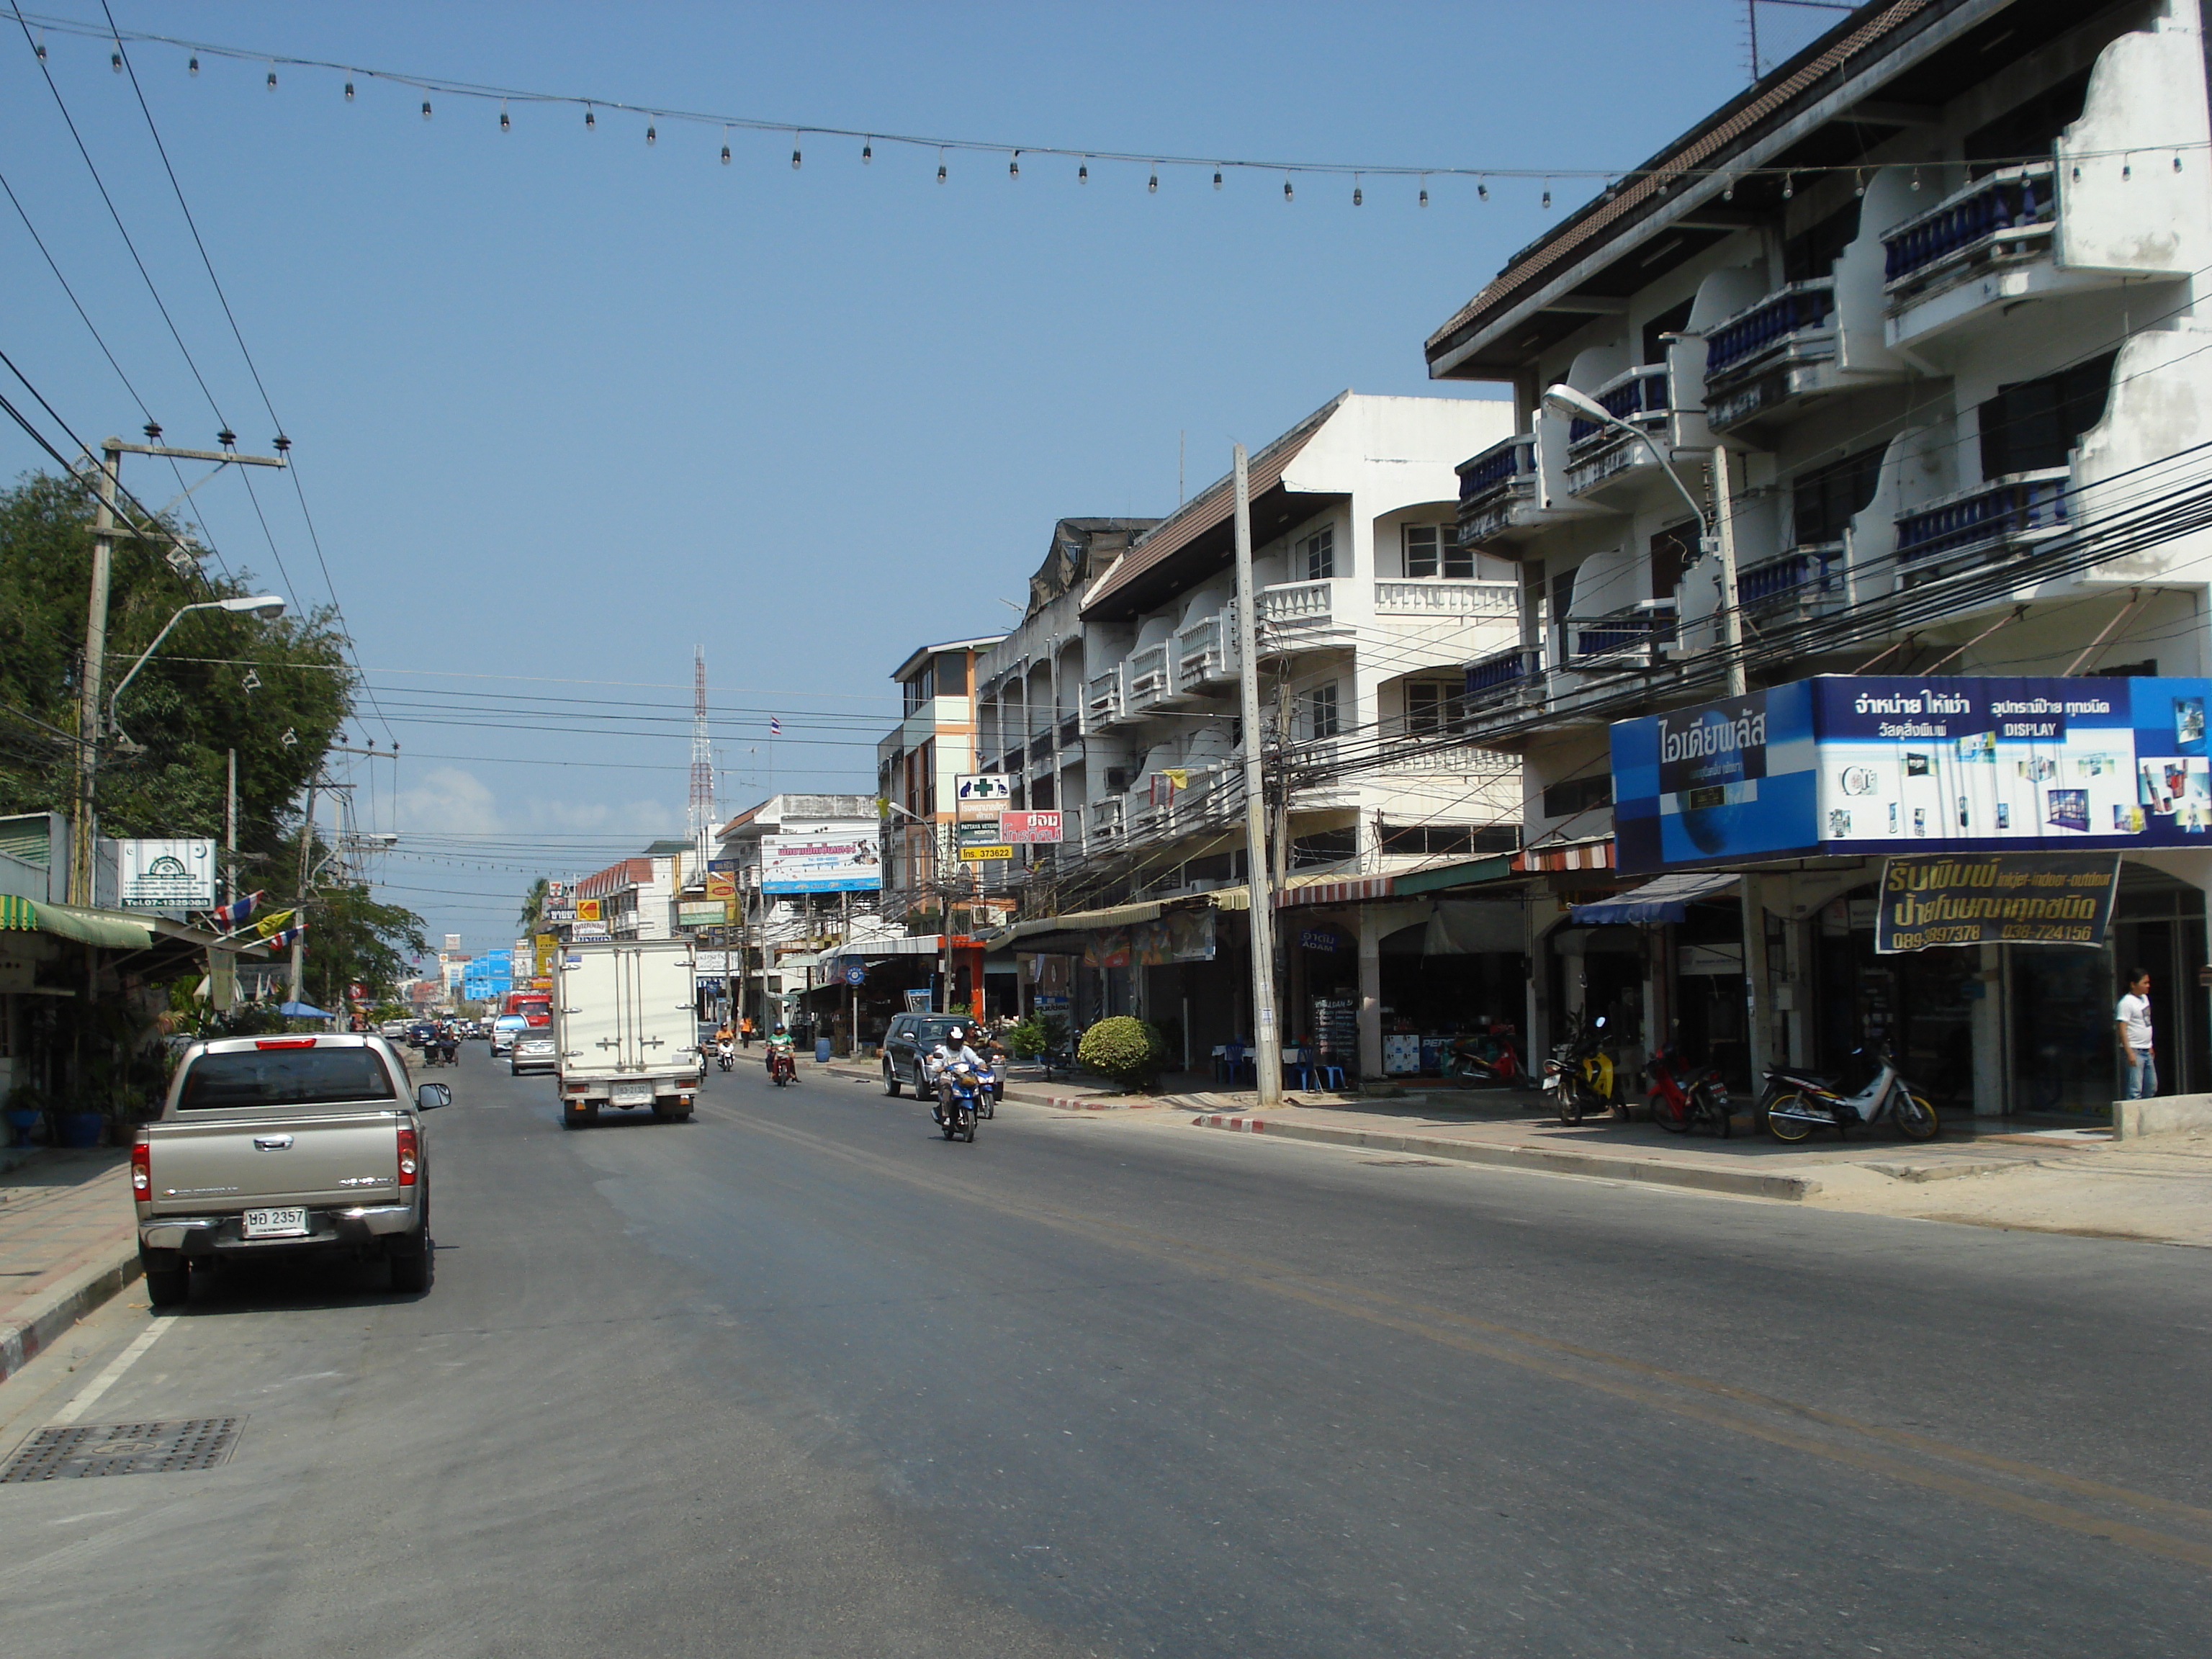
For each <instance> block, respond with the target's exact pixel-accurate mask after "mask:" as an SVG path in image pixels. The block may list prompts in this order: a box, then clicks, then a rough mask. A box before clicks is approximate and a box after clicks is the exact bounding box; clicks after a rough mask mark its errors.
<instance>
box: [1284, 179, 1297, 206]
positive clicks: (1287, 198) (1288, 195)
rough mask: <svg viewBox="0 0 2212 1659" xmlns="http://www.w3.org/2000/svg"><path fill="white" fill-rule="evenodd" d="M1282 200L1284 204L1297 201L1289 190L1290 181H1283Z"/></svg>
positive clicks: (1295, 196)
mask: <svg viewBox="0 0 2212 1659" xmlns="http://www.w3.org/2000/svg"><path fill="white" fill-rule="evenodd" d="M1283 199H1284V200H1285V202H1295V201H1297V195H1296V194H1295V193H1294V192H1293V191H1291V181H1290V180H1289V179H1284V180H1283Z"/></svg>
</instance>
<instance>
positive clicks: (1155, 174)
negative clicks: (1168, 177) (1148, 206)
mask: <svg viewBox="0 0 2212 1659" xmlns="http://www.w3.org/2000/svg"><path fill="white" fill-rule="evenodd" d="M1159 192H1160V168H1159V163H1158V162H1157V161H1155V162H1154V163H1153V164H1152V177H1151V178H1149V179H1146V180H1145V194H1146V195H1147V196H1157V195H1158V194H1159Z"/></svg>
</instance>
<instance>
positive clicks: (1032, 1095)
mask: <svg viewBox="0 0 2212 1659" xmlns="http://www.w3.org/2000/svg"><path fill="white" fill-rule="evenodd" d="M817 1069H818V1070H822V1071H825V1072H827V1073H829V1075H830V1076H832V1077H842V1078H846V1079H850V1080H852V1081H853V1082H855V1083H878V1082H879V1081H880V1079H878V1075H877V1073H874V1072H871V1071H867V1070H865V1069H863V1068H861V1067H859V1066H851V1065H839V1064H836V1063H834V1062H833V1063H832V1064H830V1065H829V1066H821V1067H817ZM1006 1099H1008V1100H1011V1101H1014V1102H1016V1103H1018V1104H1021V1105H1024V1106H1049V1107H1051V1108H1052V1109H1054V1110H1055V1111H1061V1112H1141V1111H1144V1110H1145V1109H1147V1108H1149V1107H1153V1106H1168V1105H1172V1104H1173V1103H1174V1102H1173V1101H1172V1100H1171V1099H1170V1098H1167V1097H1162V1098H1159V1099H1156V1100H1153V1099H1135V1098H1127V1097H1121V1098H1116V1097H1112V1096H1108V1097H1103V1098H1092V1097H1087V1096H1083V1095H1048V1094H1040V1093H1038V1092H1037V1091H1036V1090H1034V1089H1032V1088H1031V1087H1030V1085H1027V1084H1022V1083H1010V1084H1008V1085H1006Z"/></svg>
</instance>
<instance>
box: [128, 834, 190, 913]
mask: <svg viewBox="0 0 2212 1659" xmlns="http://www.w3.org/2000/svg"><path fill="white" fill-rule="evenodd" d="M114 846H115V892H116V902H118V905H120V907H121V908H124V909H125V910H183V909H192V910H204V909H206V908H208V907H209V906H210V905H212V904H213V903H214V902H215V843H214V842H212V841H118V842H115V843H114Z"/></svg>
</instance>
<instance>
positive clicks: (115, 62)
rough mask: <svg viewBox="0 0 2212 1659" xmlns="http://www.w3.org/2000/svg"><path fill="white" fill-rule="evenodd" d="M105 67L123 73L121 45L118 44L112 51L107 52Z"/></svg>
mask: <svg viewBox="0 0 2212 1659" xmlns="http://www.w3.org/2000/svg"><path fill="white" fill-rule="evenodd" d="M107 67H108V68H110V69H112V70H114V71H115V72H116V73H117V74H118V75H120V74H122V73H123V48H122V47H120V46H118V47H117V48H116V49H115V50H114V51H113V52H109V53H108V54H107Z"/></svg>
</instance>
